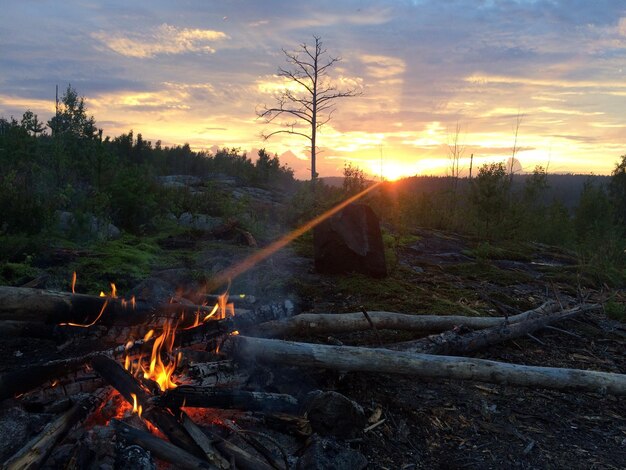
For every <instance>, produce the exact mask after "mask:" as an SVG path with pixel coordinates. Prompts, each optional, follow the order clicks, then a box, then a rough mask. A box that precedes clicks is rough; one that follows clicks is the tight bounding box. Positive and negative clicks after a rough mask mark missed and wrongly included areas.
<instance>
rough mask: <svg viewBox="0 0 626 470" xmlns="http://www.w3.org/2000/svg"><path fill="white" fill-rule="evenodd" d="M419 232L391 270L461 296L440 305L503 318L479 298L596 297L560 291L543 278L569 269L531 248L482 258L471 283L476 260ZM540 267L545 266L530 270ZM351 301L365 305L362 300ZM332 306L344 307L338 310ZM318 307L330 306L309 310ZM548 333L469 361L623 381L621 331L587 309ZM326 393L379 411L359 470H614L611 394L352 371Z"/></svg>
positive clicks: (562, 259) (458, 240)
mask: <svg viewBox="0 0 626 470" xmlns="http://www.w3.org/2000/svg"><path fill="white" fill-rule="evenodd" d="M419 235H420V237H421V238H420V240H419V242H417V243H416V244H414V245H413V246H411V247H407V248H405V249H403V250H400V254H399V263H401V264H403V265H404V266H405V268H409V269H407V270H405V275H408V276H409V277H412V278H411V279H410V282H414V283H415V284H416V286H420V285H421V286H423V287H424V288H426V289H428V288H430V290H432V291H435V292H437V291H442V289H443V288H444V287H446V286H448V287H450V286H454V289H455V290H456V291H458V292H462V293H463V295H464V297H462V298H456V299H454V298H453V293H452V297H450V292H449V293H448V295H449V297H448V300H449V301H451V302H453V301H454V300H456V301H457V302H458V303H459V304H460V305H461V304H464V305H466V306H467V305H471V306H472V308H476V309H478V310H480V311H482V312H485V311H486V312H487V314H489V313H491V314H500V315H501V314H503V313H506V312H497V308H495V307H494V306H493V305H491V304H490V303H489V297H490V296H491V297H493V298H500V299H502V298H503V297H504V298H506V300H508V302H507V303H508V304H509V305H515V304H516V303H517V304H518V306H519V307H521V306H524V305H526V304H528V305H529V307H530V305H535V306H537V305H539V304H540V303H541V301H543V300H547V299H548V298H552V299H554V298H555V297H557V298H559V300H560V301H562V302H569V303H575V302H576V298H575V296H576V295H587V296H589V299H593V300H596V301H597V300H598V297H599V293H598V292H597V291H595V290H594V289H591V288H584V287H581V286H572V285H571V284H568V282H567V280H562V279H558V277H555V276H554V274H555V273H558V272H559V270H561V269H565V268H566V267H567V265H568V263H571V262H572V260H571V259H570V258H568V256H566V255H565V254H563V253H557V252H555V251H554V250H553V249H550V248H549V247H541V246H537V247H536V251H535V252H534V253H532V254H531V256H530V257H529V258H528V259H526V260H522V261H520V260H519V259H518V260H506V257H507V256H506V255H507V253H506V252H504V253H501V256H499V258H501V259H491V260H482V261H481V264H484V265H488V266H489V268H490V269H491V268H494V269H497V271H498V272H495V273H493V272H492V273H490V274H488V275H487V276H483V275H481V274H480V273H477V272H475V271H474V270H464V269H461V268H462V267H463V266H465V267H467V266H472V265H474V264H475V263H476V259H475V258H474V257H472V256H471V253H470V254H469V255H468V251H467V248H468V247H469V246H471V245H472V242H471V240H464V239H463V238H462V237H458V236H456V235H451V234H443V233H438V232H432V231H420V232H419ZM426 250H428V253H427V254H426V253H425V252H426ZM518 258H519V257H518ZM546 265H547V266H549V269H548V270H547V271H545V270H544V271H542V269H544V268H545V266H546ZM498 266H500V267H498ZM485 267H486V266H483V268H485ZM415 268H418V269H415ZM484 271H485V272H489V270H488V269H484ZM411 272H412V273H414V274H410V273H411ZM407 273H408V274H407ZM459 273H460V274H459ZM510 274H515V275H516V276H517V277H518V279H515V277H511V276H509V275H510ZM373 282H375V281H373ZM330 284H332V283H330ZM334 294H335V296H337V292H334ZM433 295H435V294H433ZM327 296H328V297H330V296H331V293H330V292H328V293H327ZM435 296H436V295H435ZM344 297H345V296H342V295H340V296H339V298H344ZM358 300H359V301H360V302H362V303H363V304H364V305H367V295H366V294H364V295H363V296H362V297H361V298H359V299H358ZM498 305H499V306H501V305H500V304H498ZM451 306H452V305H451ZM334 307H335V308H336V309H337V310H341V309H349V307H347V306H346V305H341V302H340V301H339V302H336V303H335V305H334ZM398 307H399V308H401V305H400V306H396V308H394V310H397V308H398ZM457 307H458V306H457ZM328 308H332V305H329V304H324V305H321V306H320V307H319V309H324V310H325V309H328ZM502 308H503V307H502ZM450 313H454V312H450ZM555 326H556V327H557V328H558V330H557V329H544V330H541V331H539V332H537V333H536V334H534V335H533V337H532V338H531V337H524V338H522V339H519V340H515V341H510V342H508V343H505V344H500V345H497V346H493V347H490V348H488V349H487V350H484V351H481V352H479V353H477V354H475V355H474V357H478V358H484V359H492V360H496V361H502V362H507V363H516V364H525V365H537V366H549V367H567V368H579V369H588V370H597V371H605V372H616V373H622V374H623V373H626V325H624V324H623V323H620V322H616V321H613V320H610V319H607V317H606V316H605V315H604V314H603V313H600V312H599V313H597V314H588V315H586V316H584V317H579V318H577V319H575V320H571V321H567V322H564V323H561V324H558V325H555ZM337 339H339V340H340V341H342V342H344V343H345V344H351V343H356V344H371V345H374V344H376V338H375V337H374V336H373V335H371V334H370V335H362V334H353V335H345V336H338V337H337ZM329 385H331V384H329ZM335 387H336V390H337V391H339V392H341V393H344V394H345V395H347V396H349V397H350V398H352V399H354V400H356V401H357V402H358V403H360V404H361V405H362V406H364V407H365V408H366V409H368V410H369V412H370V413H372V412H373V411H374V410H375V409H376V408H380V409H382V415H381V416H382V418H385V419H386V421H385V422H384V423H383V424H381V425H380V426H379V427H377V428H375V429H374V430H372V431H370V432H368V433H365V434H364V438H363V441H362V442H358V443H354V444H353V446H354V447H355V448H357V449H359V450H360V451H361V452H363V453H364V454H365V455H366V456H367V458H368V459H369V462H370V463H369V467H368V468H386V469H411V468H415V469H419V468H429V469H430V468H441V469H448V468H449V469H462V468H480V469H483V468H485V469H490V468H493V469H497V468H498V469H499V468H522V469H534V468H537V469H539V468H540V469H544V468H554V469H557V468H563V469H574V468H577V469H578V468H580V469H591V468H594V469H600V468H603V469H621V468H626V400H625V399H624V398H623V397H614V396H609V395H600V394H594V393H560V392H556V391H552V390H543V389H525V388H519V387H511V386H504V385H493V384H486V383H477V382H469V381H452V380H428V379H421V378H407V377H398V376H380V375H372V374H358V373H350V374H347V375H345V376H343V377H341V378H336V382H335Z"/></svg>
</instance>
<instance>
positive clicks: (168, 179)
mask: <svg viewBox="0 0 626 470" xmlns="http://www.w3.org/2000/svg"><path fill="white" fill-rule="evenodd" d="M157 181H158V182H159V183H161V185H162V186H164V187H166V188H185V187H189V186H198V185H200V184H202V180H201V179H200V178H198V177H197V176H192V175H167V176H159V177H158V178H157Z"/></svg>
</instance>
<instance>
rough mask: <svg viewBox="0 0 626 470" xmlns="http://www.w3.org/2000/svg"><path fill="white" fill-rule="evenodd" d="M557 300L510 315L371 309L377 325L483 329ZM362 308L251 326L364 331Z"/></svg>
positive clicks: (282, 332)
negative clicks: (435, 313) (358, 310)
mask: <svg viewBox="0 0 626 470" xmlns="http://www.w3.org/2000/svg"><path fill="white" fill-rule="evenodd" d="M556 308H557V305H556V304H555V303H554V302H546V303H544V304H543V305H542V306H541V307H539V308H536V309H533V310H529V311H527V312H524V313H520V314H518V315H514V316H511V317H508V318H506V317H468V316H464V315H410V314H403V313H393V312H368V314H369V317H370V319H371V321H372V325H374V326H375V327H376V328H377V329H379V330H382V329H389V330H404V331H421V332H441V331H446V330H449V329H451V328H453V327H455V326H466V327H468V328H472V329H484V328H491V327H494V326H498V325H501V324H503V323H506V322H508V323H516V322H519V321H524V320H527V319H529V318H533V317H538V316H540V315H544V314H546V313H550V312H553V311H554V310H555V309H556ZM372 325H370V323H369V321H368V320H367V319H366V318H365V317H364V316H363V313H362V312H354V313H340V314H332V313H303V314H300V315H296V316H294V317H291V318H287V319H284V320H277V321H272V322H267V323H263V324H260V325H257V326H256V327H253V328H251V329H250V331H251V333H253V334H254V335H255V336H256V335H258V336H264V337H283V336H288V335H294V334H328V333H348V332H353V331H364V330H369V329H370V328H372Z"/></svg>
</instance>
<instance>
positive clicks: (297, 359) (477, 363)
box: [224, 335, 626, 395]
mask: <svg viewBox="0 0 626 470" xmlns="http://www.w3.org/2000/svg"><path fill="white" fill-rule="evenodd" d="M224 347H225V348H227V349H228V350H229V351H231V352H232V353H233V354H235V355H236V357H237V358H238V359H239V360H240V361H246V360H257V361H262V362H273V363H278V364H287V365H293V366H301V367H319V368H328V369H336V370H342V371H362V372H380V373H385V374H403V375H414V376H418V377H433V378H443V379H461V380H475V381H479V382H489V383H498V384H504V385H515V386H521V387H540V388H551V389H555V390H582V391H586V392H596V393H610V394H614V395H626V375H623V374H614V373H609V372H597V371H588V370H579V369H560V368H554V367H536V366H525V365H519V364H505V363H502V362H496V361H489V360H484V359H470V358H465V357H455V356H434V355H430V354H415V353H406V352H398V351H391V350H388V349H371V348H363V347H353V346H326V345H320V344H307V343H295V342H289V341H280V340H271V339H263V338H251V337H246V336H241V335H238V336H232V337H230V338H229V339H228V340H227V342H226V344H225V345H224Z"/></svg>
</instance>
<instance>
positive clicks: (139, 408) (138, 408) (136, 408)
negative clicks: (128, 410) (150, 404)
mask: <svg viewBox="0 0 626 470" xmlns="http://www.w3.org/2000/svg"><path fill="white" fill-rule="evenodd" d="M130 396H131V397H133V413H137V414H138V415H139V416H140V417H141V413H142V412H143V407H142V406H141V405H138V404H137V395H136V394H134V393H131V394H130Z"/></svg>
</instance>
